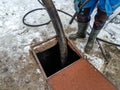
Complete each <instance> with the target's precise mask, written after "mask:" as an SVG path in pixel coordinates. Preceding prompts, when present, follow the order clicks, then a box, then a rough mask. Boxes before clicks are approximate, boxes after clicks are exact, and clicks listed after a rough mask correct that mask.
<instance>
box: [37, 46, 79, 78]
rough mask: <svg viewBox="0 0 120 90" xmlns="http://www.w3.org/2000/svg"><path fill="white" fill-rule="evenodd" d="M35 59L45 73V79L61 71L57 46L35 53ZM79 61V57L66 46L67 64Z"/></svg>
mask: <svg viewBox="0 0 120 90" xmlns="http://www.w3.org/2000/svg"><path fill="white" fill-rule="evenodd" d="M37 57H38V59H39V61H40V63H41V65H42V67H43V69H44V72H45V73H46V75H47V77H49V76H50V75H52V74H54V73H56V72H57V71H59V70H61V69H62V67H61V61H60V51H59V45H58V44H56V45H55V46H54V47H52V48H50V49H48V50H46V51H43V52H39V53H37ZM78 59H80V56H78V55H77V54H76V52H74V51H73V50H72V49H71V48H70V47H69V46H68V57H67V64H66V66H68V65H69V64H71V63H73V62H75V61H76V60H78Z"/></svg>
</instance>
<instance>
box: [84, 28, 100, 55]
mask: <svg viewBox="0 0 120 90" xmlns="http://www.w3.org/2000/svg"><path fill="white" fill-rule="evenodd" d="M99 32H100V30H94V29H93V30H92V31H91V33H90V35H89V38H88V42H87V44H86V46H85V50H84V51H85V52H86V53H88V54H89V53H91V51H92V48H93V46H94V42H95V39H96V37H97V35H98V34H99Z"/></svg>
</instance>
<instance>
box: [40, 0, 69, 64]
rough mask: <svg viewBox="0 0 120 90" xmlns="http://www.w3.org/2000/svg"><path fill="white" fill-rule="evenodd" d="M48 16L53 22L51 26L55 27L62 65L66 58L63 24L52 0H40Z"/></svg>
mask: <svg viewBox="0 0 120 90" xmlns="http://www.w3.org/2000/svg"><path fill="white" fill-rule="evenodd" d="M42 2H43V4H44V6H45V8H46V10H47V12H48V14H49V16H50V18H51V21H52V23H53V26H54V28H55V31H56V34H57V40H58V44H59V49H60V58H61V63H62V66H64V65H65V62H66V60H67V55H68V51H67V42H66V38H65V34H64V31H63V26H62V23H61V21H60V18H59V16H58V13H57V10H56V8H55V6H54V4H53V2H52V0H42Z"/></svg>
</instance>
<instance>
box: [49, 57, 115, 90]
mask: <svg viewBox="0 0 120 90" xmlns="http://www.w3.org/2000/svg"><path fill="white" fill-rule="evenodd" d="M48 83H49V85H50V86H51V88H52V89H53V90H117V88H116V87H115V86H114V85H113V84H112V83H111V82H109V81H108V80H107V79H106V78H105V77H104V76H103V75H102V74H101V73H100V72H99V71H98V70H96V69H95V68H94V67H93V66H92V65H91V64H90V63H89V62H88V61H87V60H84V59H80V60H78V61H76V62H75V63H73V64H72V65H70V66H68V67H66V68H65V69H63V70H61V71H60V72H58V73H56V74H54V75H52V76H50V77H49V78H48Z"/></svg>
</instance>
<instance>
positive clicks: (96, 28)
mask: <svg viewBox="0 0 120 90" xmlns="http://www.w3.org/2000/svg"><path fill="white" fill-rule="evenodd" d="M107 19H108V16H107V14H106V13H105V12H104V11H102V10H100V9H99V7H98V10H97V14H96V16H95V22H94V25H93V28H92V31H91V33H90V35H89V38H88V42H87V44H86V46H85V52H86V53H90V52H91V50H92V48H93V45H94V41H95V39H96V37H97V35H98V34H99V32H100V30H101V29H102V27H103V26H104V24H105V22H106V20H107Z"/></svg>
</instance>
